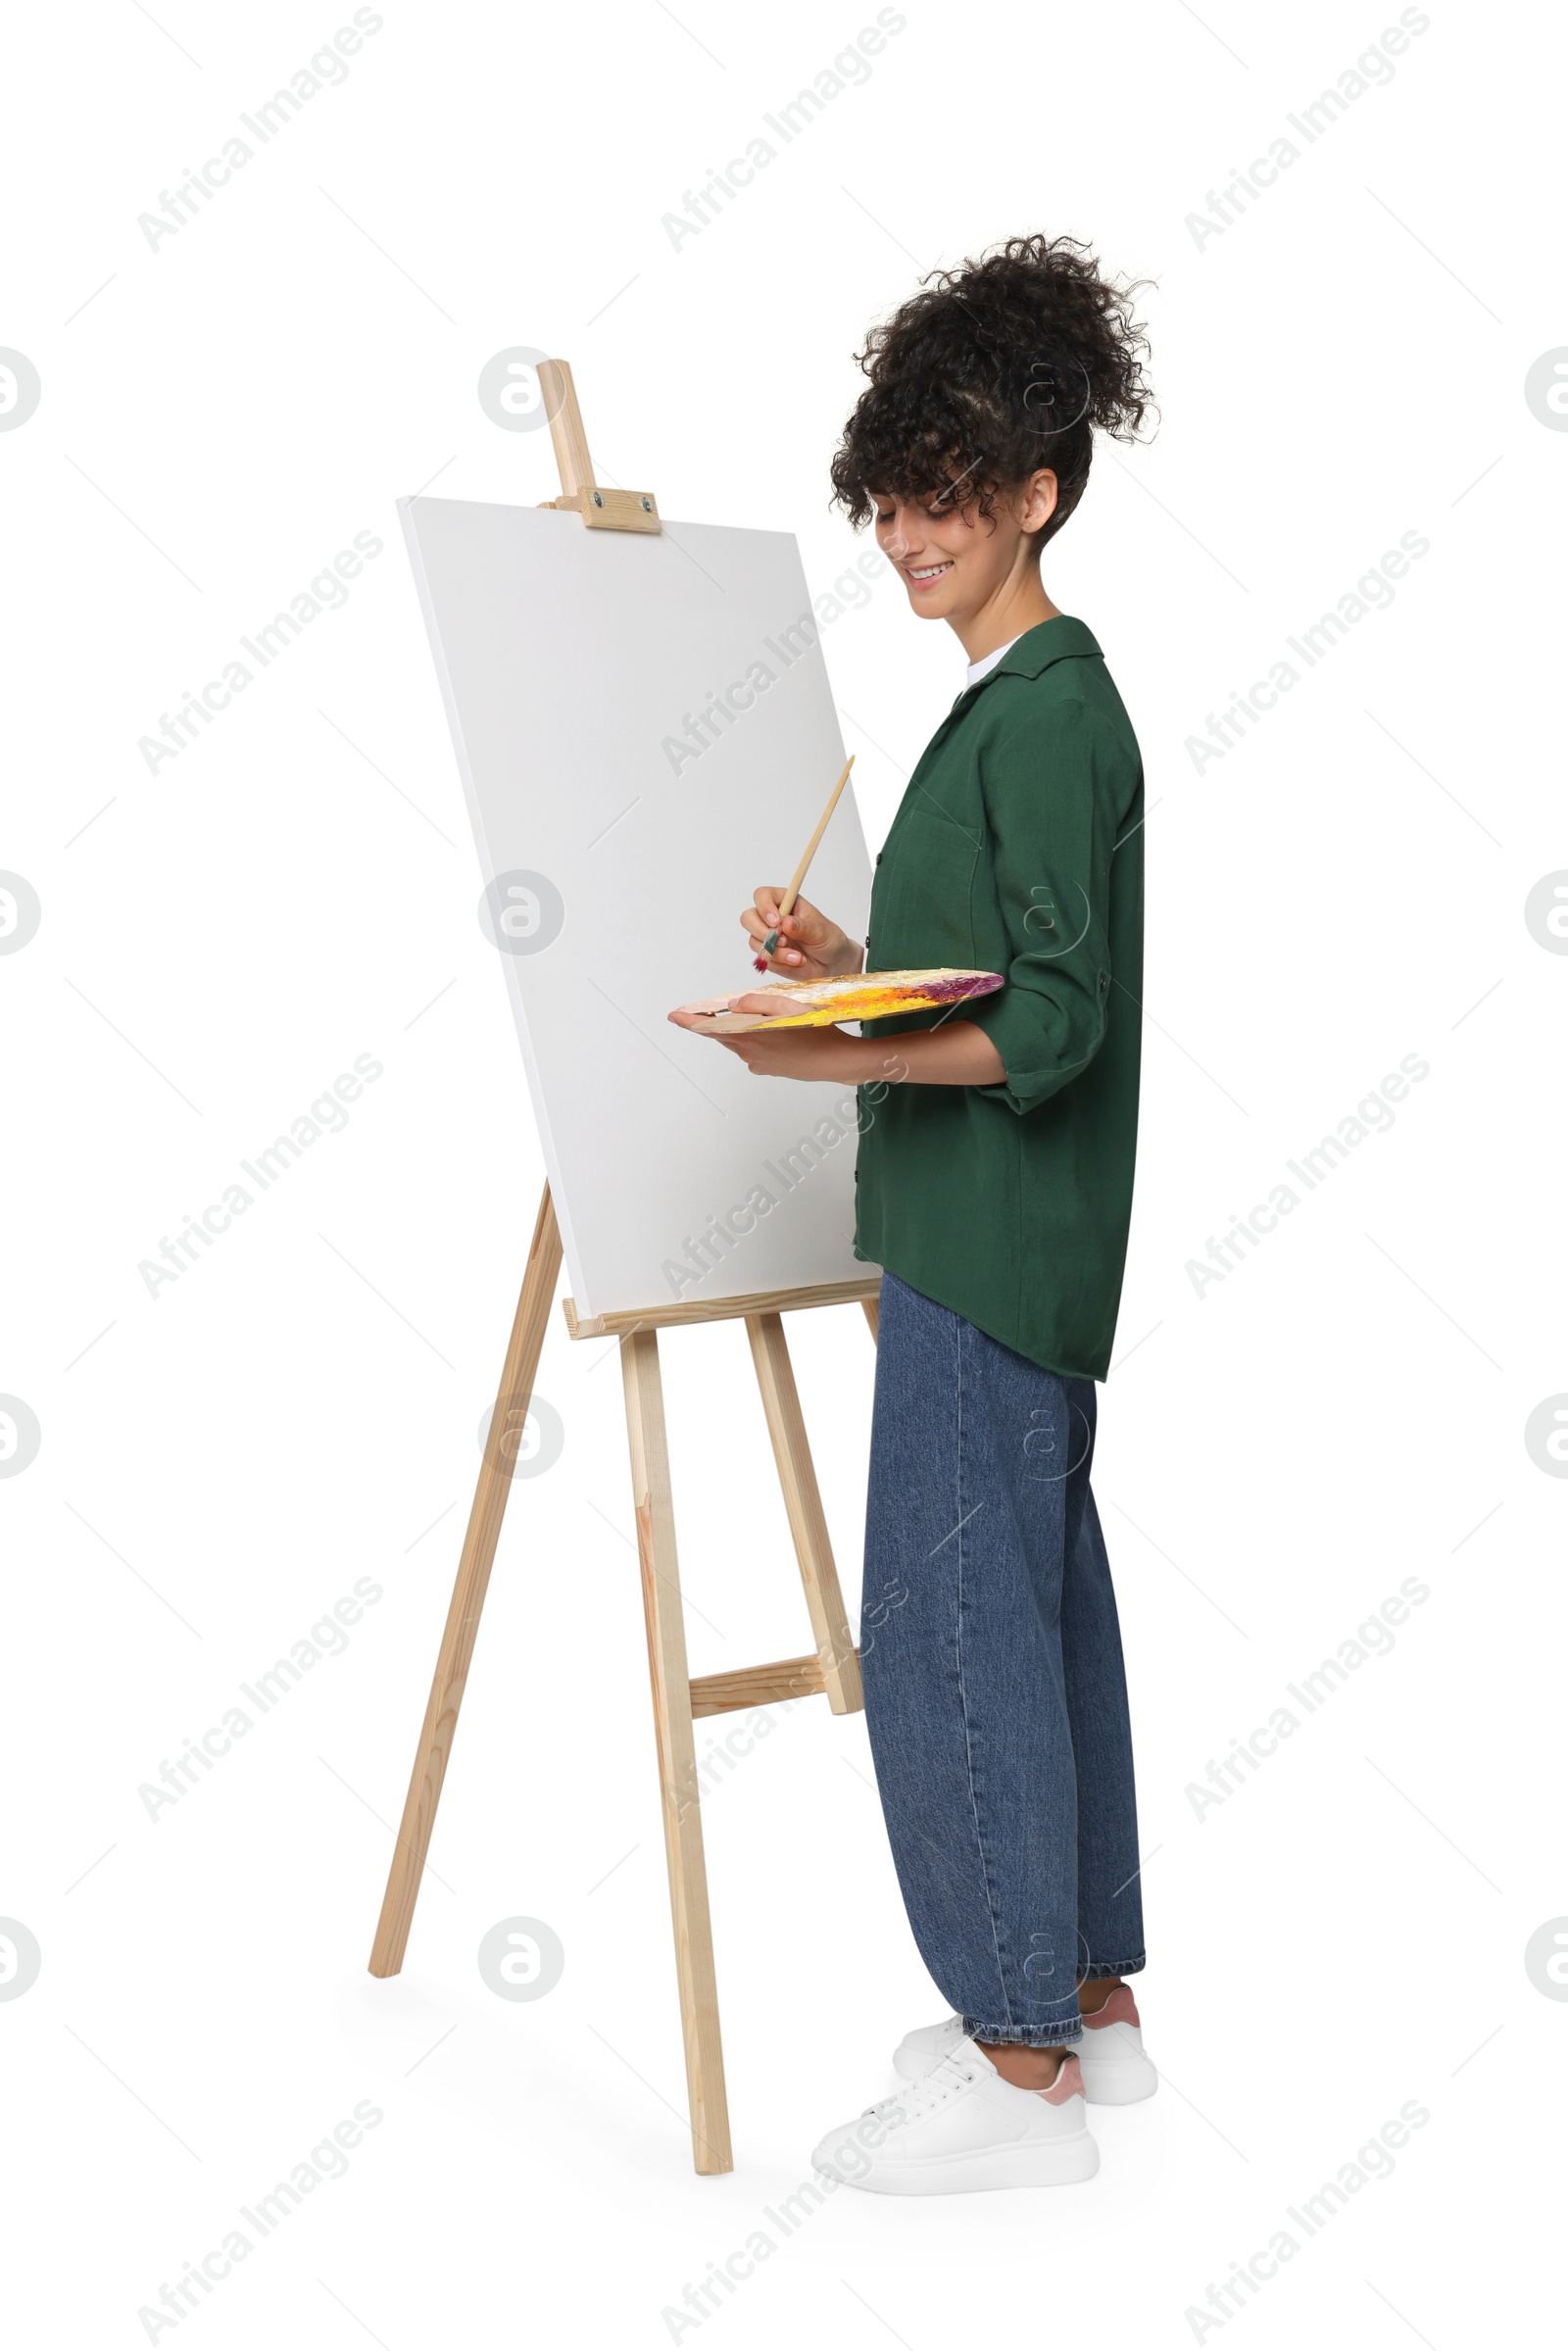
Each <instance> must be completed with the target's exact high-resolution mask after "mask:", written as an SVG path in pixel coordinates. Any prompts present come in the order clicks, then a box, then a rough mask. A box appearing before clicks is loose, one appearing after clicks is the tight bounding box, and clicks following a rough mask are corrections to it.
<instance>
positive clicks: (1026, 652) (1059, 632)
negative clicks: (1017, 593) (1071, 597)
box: [954, 612, 1100, 709]
mask: <svg viewBox="0 0 1568 2351" xmlns="http://www.w3.org/2000/svg"><path fill="white" fill-rule="evenodd" d="M1090 657H1095V658H1100V646H1099V644H1098V643H1097V641H1096V639H1095V635H1094V631H1093V630H1092V629H1090V628H1088V627H1086V626H1085V624H1084V622H1083V621H1081V620H1074V619H1073V618H1072V616H1071V614H1070V613H1067V612H1058V613H1057V614H1056V617H1055V618H1054V620H1042V621H1041V622H1039V624H1038V625H1037V626H1036V627H1034V628H1026V629H1025V630H1024V633H1023V635H1022V636H1021V637H1016V638H1014V640H1013V642H1012V644H1011V645H1009V646H1008V648H1007V650H1006V652H1005V654H1004V655H1003V657H1002V659H1001V661H999V662H998V663H997V665H996V667H995V668H994V669H988V670H987V671H986V674H985V676H984V677H981V678H976V680H975V682H974V684H973V685H972V686H965V687H964V689H963V692H962V693H961V694H960V695H959V696H958V702H959V703H962V702H964V701H966V700H967V699H968V697H969V696H970V695H971V694H981V693H983V692H984V691H985V689H986V687H987V686H989V685H990V683H991V681H992V679H993V678H994V677H1038V676H1039V675H1040V674H1041V671H1042V670H1045V669H1049V668H1050V667H1051V665H1052V663H1053V662H1054V661H1083V660H1085V659H1087V658H1090ZM954 707H955V709H956V708H957V704H955V706H954Z"/></svg>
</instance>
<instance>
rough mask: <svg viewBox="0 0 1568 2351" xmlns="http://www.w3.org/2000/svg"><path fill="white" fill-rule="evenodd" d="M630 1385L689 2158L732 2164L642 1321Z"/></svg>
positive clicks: (624, 1367)
mask: <svg viewBox="0 0 1568 2351" xmlns="http://www.w3.org/2000/svg"><path fill="white" fill-rule="evenodd" d="M620 1368H621V1376H622V1378H623V1380H624V1382H625V1387H626V1431H627V1435H628V1437H629V1438H630V1441H631V1481H632V1495H633V1499H634V1502H635V1505H636V1511H637V1555H638V1558H639V1560H640V1561H641V1563H642V1581H643V1613H644V1616H645V1617H646V1619H647V1625H648V1665H649V1671H650V1673H651V1675H652V1677H653V1685H654V1728H655V1732H656V1735H657V1738H658V1740H659V1787H660V1794H661V1796H662V1800H663V1811H664V1857H665V1859H666V1861H667V1862H668V1865H669V1907H670V1914H671V1918H672V1920H673V1923H674V1929H675V1973H676V1976H677V1978H678V1980H679V1984H680V2018H681V2029H682V2033H683V2034H684V2037H685V2044H686V2087H687V2094H688V2097H689V2100H690V2105H691V2118H692V2160H693V2162H694V2163H695V2165H696V2167H697V2169H698V2171H699V2172H728V2171H732V2170H733V2169H734V2164H733V2160H732V2158H731V2155H730V2145H729V2108H728V2105H727V2103H726V2100H725V2096H724V2053H723V2049H722V2047H721V2045H720V2042H719V2034H718V1985H717V1982H716V1979H715V1977H714V1973H713V1931H712V1926H711V1921H710V1918H709V1914H708V1870H707V1865H706V1863H705V1861H704V1859H703V1823H702V1812H701V1808H700V1804H699V1790H698V1783H697V1744H696V1740H695V1739H694V1737H693V1733H692V1695H691V1681H690V1678H689V1675H688V1672H687V1666H686V1628H685V1625H684V1624H683V1623H682V1621H681V1601H680V1570H679V1567H678V1565H677V1562H676V1557H675V1512H674V1506H673V1503H672V1502H671V1499H670V1491H669V1451H668V1446H667V1445H666V1443H665V1437H664V1398H663V1391H662V1385H661V1382H660V1377H659V1335H658V1333H657V1332H656V1331H635V1332H633V1333H632V1334H631V1335H630V1337H628V1338H625V1339H623V1340H622V1341H621V1343H620Z"/></svg>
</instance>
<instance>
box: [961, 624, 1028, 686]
mask: <svg viewBox="0 0 1568 2351" xmlns="http://www.w3.org/2000/svg"><path fill="white" fill-rule="evenodd" d="M1022 634H1023V631H1022V630H1021V629H1020V630H1019V632H1018V635H1019V636H1021V635H1022ZM1017 642H1018V638H1017V637H1009V638H1008V639H1007V642H1006V644H1005V645H999V646H998V647H997V650H996V652H995V653H988V654H987V655H986V658H985V660H984V661H971V662H970V663H969V674H968V676H967V677H966V678H965V679H964V681H963V682H964V685H965V687H969V686H977V685H978V684H979V683H980V680H981V679H982V678H983V677H989V676H990V674H991V672H992V670H993V669H995V667H996V665H997V663H998V662H999V661H1001V659H1002V657H1003V655H1004V654H1005V653H1011V651H1012V649H1013V647H1014V646H1015V645H1016V644H1017Z"/></svg>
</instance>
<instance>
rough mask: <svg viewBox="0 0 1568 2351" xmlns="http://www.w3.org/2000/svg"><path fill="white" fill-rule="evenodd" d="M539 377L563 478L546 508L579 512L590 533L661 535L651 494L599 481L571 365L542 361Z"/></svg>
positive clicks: (655, 501) (557, 460) (655, 502)
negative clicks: (614, 487) (608, 486)
mask: <svg viewBox="0 0 1568 2351" xmlns="http://www.w3.org/2000/svg"><path fill="white" fill-rule="evenodd" d="M538 373H539V389H540V391H541V392H542V393H543V394H544V402H545V415H546V416H547V417H548V418H549V420H550V438H551V440H552V442H553V443H554V444H555V451H556V468H557V470H558V472H559V473H560V475H561V496H560V497H559V498H552V499H549V500H547V501H546V503H547V504H548V505H550V506H554V507H568V508H571V509H573V510H575V512H576V513H577V514H581V516H582V518H583V522H584V524H585V525H586V527H587V528H588V529H589V530H630V531H647V532H654V531H659V530H662V528H663V525H662V522H661V521H660V519H659V505H658V501H657V500H656V499H655V497H654V494H653V492H652V490H602V489H601V488H600V487H599V485H598V483H597V482H596V481H595V480H594V461H593V459H592V457H591V456H590V455H589V453H588V435H587V433H586V432H585V431H584V430H583V421H582V411H581V409H579V407H578V406H577V387H576V385H575V384H574V383H573V382H572V380H571V367H570V364H569V362H568V361H566V360H541V361H540V362H539V368H538Z"/></svg>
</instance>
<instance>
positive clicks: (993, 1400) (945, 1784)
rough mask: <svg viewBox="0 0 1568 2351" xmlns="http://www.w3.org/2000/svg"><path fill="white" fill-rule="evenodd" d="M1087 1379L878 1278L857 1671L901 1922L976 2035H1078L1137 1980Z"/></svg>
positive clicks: (1125, 1775) (1124, 1725) (1131, 1848)
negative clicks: (1120, 1989) (1116, 1987)
mask: <svg viewBox="0 0 1568 2351" xmlns="http://www.w3.org/2000/svg"><path fill="white" fill-rule="evenodd" d="M1094 1443H1095V1389H1094V1383H1093V1382H1092V1381H1090V1380H1068V1379H1061V1378H1059V1377H1058V1376H1057V1374H1056V1373H1054V1372H1051V1371H1043V1370H1042V1369H1041V1368H1040V1366H1039V1365H1038V1364H1035V1363H1031V1362H1030V1361H1029V1360H1028V1359H1027V1358H1026V1357H1025V1356H1023V1355H1018V1354H1014V1352H1013V1351H1012V1349H1011V1348H1010V1347H1004V1346H1002V1344H1001V1343H1000V1341H998V1340H995V1339H988V1338H987V1337H986V1335H985V1333H984V1332H983V1331H977V1330H976V1329H975V1327H974V1325H973V1323H970V1322H965V1321H964V1319H963V1317H962V1316H961V1315H958V1314H955V1313H952V1312H950V1310H949V1309H948V1308H947V1307H946V1306H939V1305H936V1304H935V1303H934V1302H933V1301H932V1300H931V1299H930V1298H923V1297H921V1295H920V1294H919V1292H918V1291H914V1290H911V1289H909V1287H908V1286H907V1283H904V1282H901V1281H899V1280H898V1278H897V1277H896V1276H895V1275H893V1274H884V1276H883V1278H882V1301H881V1310H880V1315H879V1329H878V1334H877V1363H876V1401H875V1408H874V1413H873V1418H872V1427H871V1474H870V1489H869V1494H868V1497H867V1508H866V1538H865V1586H864V1592H863V1595H862V1601H861V1627H860V1662H861V1670H862V1673H863V1676H864V1682H865V1715H866V1723H867V1727H868V1728H869V1731H870V1735H871V1752H872V1755H873V1756H874V1758H875V1762H876V1776H877V1785H878V1788H880V1790H881V1796H882V1809H883V1812H884V1815H885V1817H886V1820H887V1827H888V1837H889V1839H890V1841H891V1843H892V1846H893V1859H894V1864H895V1867H896V1868H897V1870H898V1875H899V1885H900V1887H901V1889H902V1891H903V1894H904V1901H905V1907H906V1909H907V1911H908V1914H909V1925H910V1928H911V1929H912V1931H913V1934H914V1939H915V1941H916V1943H917V1944H918V1946H919V1950H920V1956H921V1958H922V1959H923V1960H924V1961H925V1964H926V1966H927V1967H928V1968H929V1969H930V1971H931V1974H932V1976H933V1978H934V1979H935V1981H936V1984H937V1985H938V1987H939V1989H940V1990H941V1991H943V1992H944V1993H945V1994H946V1995H947V1998H948V1999H949V2000H950V2001H951V2002H952V2004H953V2006H954V2008H956V2010H957V2011H958V2013H959V2014H960V2015H961V2017H962V2018H963V2024H964V2030H965V2032H966V2033H970V2034H972V2035H974V2036H975V2037H977V2038H979V2039H982V2040H994V2041H1027V2042H1031V2043H1033V2044H1035V2045H1037V2046H1040V2047H1049V2046H1051V2045H1053V2044H1055V2043H1058V2042H1067V2041H1076V2040H1078V2039H1079V2038H1080V2037H1081V2035H1082V2030H1083V2029H1082V2025H1081V2023H1080V2019H1079V2010H1078V1984H1079V1981H1080V1979H1082V1978H1085V1977H1091V1976H1099V1977H1103V1976H1123V1975H1130V1974H1132V1973H1133V1972H1134V1971H1135V1970H1137V1969H1139V1968H1141V1967H1142V1966H1143V1964H1144V1936H1143V1906H1142V1903H1141V1902H1140V1899H1139V1881H1138V1825H1137V1815H1136V1810H1135V1805H1134V1798H1133V1756H1132V1734H1131V1730H1130V1727H1129V1724H1128V1718H1127V1687H1126V1681H1125V1678H1124V1676H1123V1672H1122V1658H1121V1635H1120V1632H1119V1630H1118V1627H1117V1622H1116V1602H1115V1597H1114V1594H1113V1593H1112V1591H1111V1584H1110V1568H1109V1565H1108V1564H1107V1562H1106V1558H1105V1546H1104V1542H1103V1538H1102V1535H1101V1532H1100V1519H1099V1516H1098V1514H1097V1512H1096V1509H1095V1502H1094V1496H1093V1494H1091V1493H1090V1491H1089V1471H1090V1464H1091V1459H1092V1456H1093V1453H1094Z"/></svg>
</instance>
